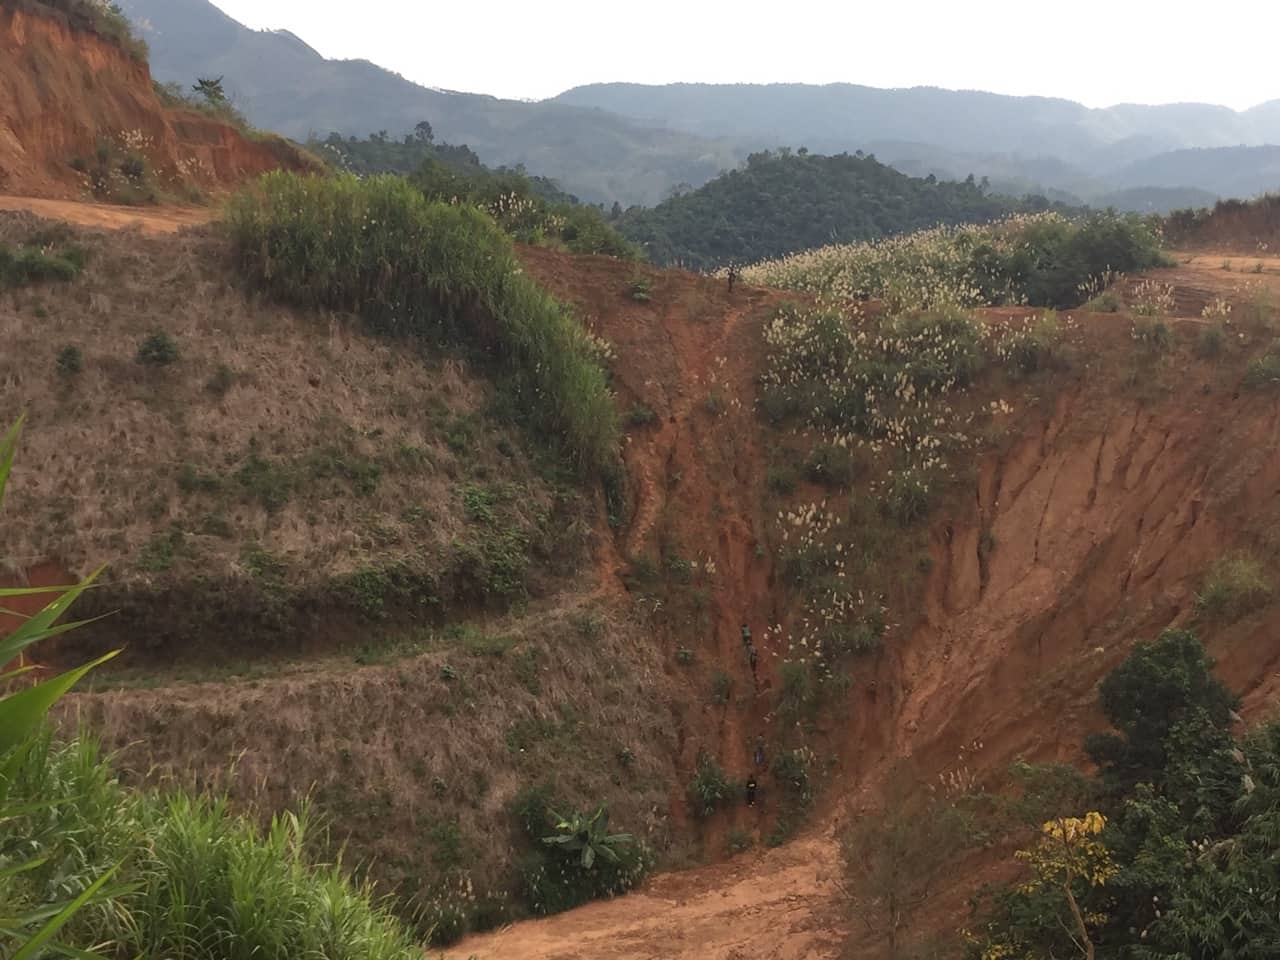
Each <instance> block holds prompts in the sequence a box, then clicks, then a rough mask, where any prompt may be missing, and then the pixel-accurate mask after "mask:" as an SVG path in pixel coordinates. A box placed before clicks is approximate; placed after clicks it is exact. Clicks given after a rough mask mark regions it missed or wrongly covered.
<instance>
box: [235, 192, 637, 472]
mask: <svg viewBox="0 0 1280 960" xmlns="http://www.w3.org/2000/svg"><path fill="white" fill-rule="evenodd" d="M230 223H231V228H232V233H233V236H234V239H235V244H236V249H237V254H238V257H239V260H240V262H241V265H242V267H243V269H244V271H245V273H246V275H247V276H248V277H250V278H251V280H252V281H253V282H255V283H257V284H259V285H260V286H262V287H263V288H265V289H266V290H268V291H269V292H271V293H272V294H273V295H275V296H276V297H278V298H280V299H281V300H285V301H288V302H291V303H296V304H298V305H301V306H305V307H319V308H324V309H335V310H349V311H353V312H357V313H359V314H360V315H361V316H362V317H364V319H365V321H366V322H367V323H368V325H369V327H370V328H371V329H373V330H375V331H378V332H381V333H386V334H400V335H414V336H432V337H439V338H444V339H448V340H452V341H455V342H459V343H463V344H467V345H469V346H472V347H474V348H476V349H478V350H481V351H483V352H485V353H488V354H491V355H493V356H494V357H495V358H496V359H497V360H498V361H499V362H500V363H501V364H502V366H503V368H504V369H505V370H506V372H507V374H508V377H507V379H508V380H509V382H510V386H511V388H512V390H513V391H514V393H515V396H516V399H517V401H518V403H519V404H520V405H521V406H522V407H523V408H524V409H527V410H528V411H529V412H530V415H531V418H532V420H533V422H534V423H535V425H536V426H537V427H539V428H540V429H541V430H542V431H543V433H544V434H545V435H546V436H547V437H550V438H555V439H556V440H557V441H559V442H562V443H563V445H564V446H565V448H566V449H567V451H568V452H569V453H570V454H571V455H572V456H573V458H574V459H575V460H576V462H577V463H578V464H580V465H581V466H582V467H584V468H586V469H588V470H605V469H608V468H609V467H611V466H612V465H613V464H614V463H616V461H617V457H618V441H619V432H620V431H619V425H618V418H617V414H616V412H615V410H614V406H613V399H612V397H611V395H610V393H609V390H608V387H607V384H606V379H605V373H604V371H603V370H602V369H601V367H600V366H599V365H598V364H597V363H596V362H595V360H594V359H593V355H592V351H591V349H590V346H589V344H588V342H587V334H586V331H585V330H584V329H583V328H582V326H581V324H579V323H578V322H577V321H576V320H575V319H574V318H573V317H572V316H571V315H570V314H569V312H568V311H567V310H566V309H565V308H564V307H562V306H561V305H560V304H558V303H556V301H555V300H553V299H552V298H551V297H550V296H549V295H548V294H546V293H545V292H544V291H543V290H541V289H540V288H539V287H538V286H537V285H536V284H534V283H533V282H532V281H530V280H529V279H528V277H526V276H525V275H524V274H523V272H522V270H521V268H520V265H519V263H518V261H517V260H516V258H515V254H514V250H513V248H512V245H511V241H510V240H509V239H508V238H507V237H506V236H505V235H504V234H503V233H502V231H501V230H500V229H499V228H498V226H497V225H496V224H495V223H494V221H493V219H492V218H491V217H489V216H488V215H487V214H485V213H483V212H481V211H480V210H478V209H476V208H474V207H471V206H467V205H454V204H447V203H433V202H429V201H427V200H426V199H424V198H423V196H422V194H421V193H420V192H419V191H417V190H415V189H414V188H413V187H412V186H410V185H409V184H408V183H407V182H405V181H404V180H401V179H398V178H396V177H388V176H379V177H371V178H369V179H367V180H358V179H356V178H355V177H352V176H337V177H333V178H331V179H323V180H322V179H319V178H308V177H300V176H296V175H293V174H287V173H273V174H269V175H268V176H266V177H264V178H263V179H262V180H261V181H259V183H258V184H256V185H255V186H254V187H252V188H250V189H249V190H247V191H245V192H243V193H241V194H239V195H238V196H237V197H236V198H234V200H233V201H232V204H231V207H230Z"/></svg>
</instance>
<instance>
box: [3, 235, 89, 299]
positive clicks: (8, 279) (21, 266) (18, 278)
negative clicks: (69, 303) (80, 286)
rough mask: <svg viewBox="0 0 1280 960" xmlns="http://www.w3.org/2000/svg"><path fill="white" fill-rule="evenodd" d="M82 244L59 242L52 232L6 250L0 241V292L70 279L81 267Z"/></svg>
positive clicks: (83, 251)
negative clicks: (79, 245) (80, 245)
mask: <svg viewBox="0 0 1280 960" xmlns="http://www.w3.org/2000/svg"><path fill="white" fill-rule="evenodd" d="M86 258H87V254H86V252H85V250H84V249H83V248H82V247H78V246H75V245H74V244H68V243H65V242H59V241H58V237H57V236H56V234H50V235H48V236H46V237H38V238H35V239H34V240H33V242H30V243H26V244H23V245H21V246H19V247H17V248H16V249H10V248H9V247H8V246H6V245H5V244H0V291H4V290H13V289H16V288H18V287H22V286H26V285H28V284H33V283H44V282H48V281H63V282H66V281H68V280H74V279H75V278H76V276H77V275H79V273H80V271H81V270H83V269H84V265H85V261H86Z"/></svg>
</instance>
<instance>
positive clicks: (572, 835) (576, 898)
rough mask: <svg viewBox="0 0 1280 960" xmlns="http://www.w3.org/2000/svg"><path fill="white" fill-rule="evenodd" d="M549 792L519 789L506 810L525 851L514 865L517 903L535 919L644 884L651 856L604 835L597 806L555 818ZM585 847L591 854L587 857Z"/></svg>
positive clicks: (624, 838) (622, 837)
mask: <svg viewBox="0 0 1280 960" xmlns="http://www.w3.org/2000/svg"><path fill="white" fill-rule="evenodd" d="M559 806H560V804H559V803H558V802H557V800H556V798H555V796H554V794H553V792H552V790H551V788H550V787H549V786H547V785H546V784H537V785H534V786H527V787H524V788H522V789H521V790H520V791H519V793H517V794H516V797H515V799H514V800H513V801H512V803H511V806H510V807H508V810H509V811H510V813H511V814H512V817H513V818H514V820H515V822H516V825H517V826H518V828H519V830H520V833H521V834H523V838H524V840H525V842H526V843H527V844H529V845H530V847H531V849H530V850H529V852H528V853H527V854H526V855H525V856H524V857H522V858H521V860H520V861H519V863H518V864H517V865H516V877H517V880H518V884H519V891H520V895H521V898H522V899H523V900H524V902H525V904H526V906H528V908H529V909H530V910H531V911H532V912H534V913H536V914H539V915H542V916H546V915H549V914H553V913H560V912H562V911H564V910H570V909H572V908H574V907H577V906H580V905H582V904H584V903H587V902H588V901H590V900H594V899H598V898H600V897H612V896H617V895H618V894H622V893H626V892H627V891H628V890H630V889H632V888H633V887H634V886H635V885H636V884H638V883H639V882H640V881H641V880H643V879H644V877H645V875H646V874H647V873H648V871H649V870H650V869H651V868H652V866H653V856H652V854H651V853H650V851H649V850H648V848H646V847H645V845H644V844H642V843H639V842H637V841H635V840H634V839H633V838H632V837H631V836H630V835H627V834H609V833H608V830H607V827H608V815H607V812H606V811H605V810H604V808H603V807H601V808H598V809H597V811H596V813H595V814H593V815H590V816H587V815H583V814H572V815H570V816H568V817H561V816H559V815H557V814H556V813H554V810H555V809H556V808H557V807H559ZM587 848H590V849H591V851H592V852H591V854H587V853H586V850H587Z"/></svg>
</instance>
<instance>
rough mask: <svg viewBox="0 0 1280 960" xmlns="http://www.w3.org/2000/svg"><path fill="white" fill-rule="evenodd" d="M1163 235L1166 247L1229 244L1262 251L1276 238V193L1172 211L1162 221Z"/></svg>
mask: <svg viewBox="0 0 1280 960" xmlns="http://www.w3.org/2000/svg"><path fill="white" fill-rule="evenodd" d="M1164 232H1165V235H1166V236H1167V237H1168V239H1169V242H1170V243H1172V244H1175V245H1177V246H1182V247H1194V246H1199V245H1202V244H1203V245H1208V246H1218V247H1219V248H1220V247H1221V246H1222V245H1227V244H1230V245H1239V246H1245V247H1250V248H1255V249H1259V250H1264V249H1266V248H1267V246H1268V245H1269V244H1272V243H1274V241H1275V239H1276V238H1277V236H1280V193H1266V194H1263V195H1262V196H1260V197H1255V198H1254V199H1252V200H1237V199H1227V200H1219V201H1218V202H1217V203H1216V204H1214V206H1213V207H1212V208H1208V207H1204V208H1197V209H1191V208H1188V209H1185V210H1174V211H1173V212H1172V213H1170V214H1169V215H1168V216H1167V217H1166V218H1165V220H1164Z"/></svg>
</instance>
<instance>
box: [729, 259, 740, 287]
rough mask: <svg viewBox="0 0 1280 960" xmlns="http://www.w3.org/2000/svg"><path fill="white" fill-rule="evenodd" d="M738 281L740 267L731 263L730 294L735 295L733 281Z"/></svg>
mask: <svg viewBox="0 0 1280 960" xmlns="http://www.w3.org/2000/svg"><path fill="white" fill-rule="evenodd" d="M737 279H738V266H737V264H734V263H731V264H729V292H730V293H733V281H735V280H737Z"/></svg>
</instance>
